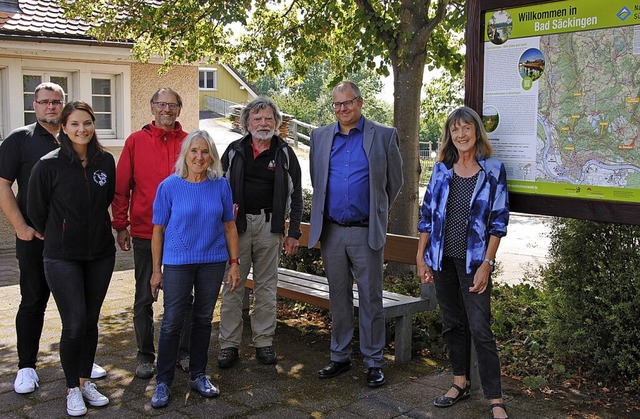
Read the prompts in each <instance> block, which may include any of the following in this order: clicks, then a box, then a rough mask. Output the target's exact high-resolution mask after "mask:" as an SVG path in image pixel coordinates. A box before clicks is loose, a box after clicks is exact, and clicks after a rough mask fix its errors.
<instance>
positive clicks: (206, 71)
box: [198, 67, 218, 91]
mask: <svg viewBox="0 0 640 419" xmlns="http://www.w3.org/2000/svg"><path fill="white" fill-rule="evenodd" d="M202 73H204V84H205V86H204V87H202V86H200V76H201V75H202ZM209 73H213V86H207V75H208V74H209ZM198 88H199V89H200V90H211V91H215V90H218V69H217V68H207V67H204V68H203V67H201V68H199V69H198Z"/></svg>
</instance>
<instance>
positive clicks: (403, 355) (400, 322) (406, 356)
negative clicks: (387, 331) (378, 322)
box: [396, 314, 411, 364]
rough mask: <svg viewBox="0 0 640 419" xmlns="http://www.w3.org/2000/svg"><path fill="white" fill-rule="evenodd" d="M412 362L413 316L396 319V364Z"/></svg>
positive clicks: (408, 315)
mask: <svg viewBox="0 0 640 419" xmlns="http://www.w3.org/2000/svg"><path fill="white" fill-rule="evenodd" d="M409 361H411V314H407V315H404V316H400V317H396V362H398V363H400V364H406V363H407V362H409Z"/></svg>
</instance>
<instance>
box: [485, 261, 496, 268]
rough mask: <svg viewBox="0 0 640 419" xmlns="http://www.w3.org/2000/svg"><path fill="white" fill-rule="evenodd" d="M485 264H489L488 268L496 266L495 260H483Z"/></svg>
mask: <svg viewBox="0 0 640 419" xmlns="http://www.w3.org/2000/svg"><path fill="white" fill-rule="evenodd" d="M484 261H485V262H487V263H488V264H489V266H491V267H492V268H493V265H495V264H496V260H495V259H485V260H484Z"/></svg>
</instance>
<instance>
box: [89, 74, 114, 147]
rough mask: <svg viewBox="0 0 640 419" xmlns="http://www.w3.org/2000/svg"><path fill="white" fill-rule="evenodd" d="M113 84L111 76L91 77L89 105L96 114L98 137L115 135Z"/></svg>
mask: <svg viewBox="0 0 640 419" xmlns="http://www.w3.org/2000/svg"><path fill="white" fill-rule="evenodd" d="M113 86H114V78H113V77H112V76H97V77H92V78H91V106H92V107H93V112H94V113H95V115H96V132H97V134H98V137H100V138H108V137H115V123H114V109H113V106H114V102H115V101H114V99H113V91H114V88H113Z"/></svg>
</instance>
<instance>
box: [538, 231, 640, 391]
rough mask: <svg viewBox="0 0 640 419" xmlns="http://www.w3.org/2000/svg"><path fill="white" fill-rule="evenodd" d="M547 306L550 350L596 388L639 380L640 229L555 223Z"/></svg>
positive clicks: (546, 271) (546, 281)
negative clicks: (591, 380) (589, 377)
mask: <svg viewBox="0 0 640 419" xmlns="http://www.w3.org/2000/svg"><path fill="white" fill-rule="evenodd" d="M552 227H553V228H552V233H551V249H550V256H551V263H550V264H549V265H548V267H547V268H546V269H544V270H543V272H542V276H543V283H544V287H545V293H546V294H547V295H548V298H549V305H548V319H549V349H550V351H551V352H552V354H553V356H554V359H555V360H557V361H560V360H561V361H563V362H566V363H568V364H570V365H579V366H580V368H581V369H582V371H583V372H585V373H586V374H589V375H593V376H594V377H597V378H598V379H599V380H603V381H608V382H618V381H620V380H630V381H631V384H634V383H635V385H637V384H638V383H639V379H638V377H639V376H640V345H639V344H638V342H639V341H640V322H639V321H638V313H640V293H639V292H638V288H639V286H640V257H639V253H638V252H639V251H638V249H640V227H637V226H628V225H616V224H607V223H597V222H591V221H581V220H573V219H556V220H555V221H554V223H553V226H552Z"/></svg>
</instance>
